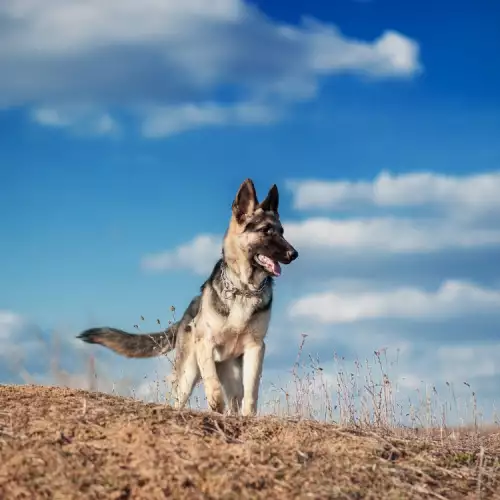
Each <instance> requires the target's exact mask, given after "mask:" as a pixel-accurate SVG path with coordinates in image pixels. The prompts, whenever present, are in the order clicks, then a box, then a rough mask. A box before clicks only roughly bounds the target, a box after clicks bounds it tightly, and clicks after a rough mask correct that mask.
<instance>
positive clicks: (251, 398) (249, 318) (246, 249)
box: [78, 179, 298, 416]
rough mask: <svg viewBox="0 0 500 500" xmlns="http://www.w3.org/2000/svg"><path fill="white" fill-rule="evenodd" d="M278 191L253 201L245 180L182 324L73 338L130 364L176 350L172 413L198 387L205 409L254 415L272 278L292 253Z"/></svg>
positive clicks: (89, 333) (107, 330) (99, 331)
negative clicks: (152, 330) (217, 254)
mask: <svg viewBox="0 0 500 500" xmlns="http://www.w3.org/2000/svg"><path fill="white" fill-rule="evenodd" d="M278 205H279V193H278V188H277V186H276V184H274V185H273V186H272V187H271V189H270V190H269V192H268V194H267V197H266V198H265V199H264V200H263V201H262V202H260V203H259V202H258V200H257V194H256V191H255V186H254V183H253V181H252V180H251V179H246V180H245V181H244V182H243V183H242V184H241V186H240V188H239V190H238V192H237V194H236V197H235V199H234V201H233V203H232V213H231V219H230V221H229V226H228V228H227V230H226V232H225V235H224V238H223V242H222V255H221V258H220V259H219V260H218V261H217V263H216V264H215V266H214V268H213V270H212V272H211V274H210V276H209V277H208V279H207V280H206V281H205V282H204V283H203V284H202V285H201V288H200V292H201V293H199V294H198V295H197V296H195V297H194V298H193V299H192V301H191V303H190V304H189V306H188V307H187V309H186V310H185V312H184V314H183V316H182V318H181V319H180V320H179V321H177V322H176V323H174V324H172V325H171V326H170V327H169V328H167V329H166V330H165V331H162V332H157V333H146V334H131V333H127V332H124V331H122V330H118V329H115V328H109V327H101V328H92V329H89V330H85V331H84V332H82V333H81V334H80V335H78V338H80V339H82V340H83V341H84V342H88V343H90V344H100V345H103V346H105V347H107V348H109V349H111V350H113V351H115V352H116V353H119V354H121V355H123V356H127V357H130V358H148V357H154V356H159V355H163V354H166V353H167V352H169V351H171V350H172V349H174V348H175V350H176V354H175V359H174V369H173V376H174V384H173V392H174V396H175V399H174V401H175V402H174V407H175V408H178V409H181V408H183V407H184V406H185V404H186V402H187V401H188V399H189V397H190V396H191V393H192V391H193V389H194V387H195V385H196V384H197V383H198V381H200V379H201V380H202V381H203V385H204V388H205V394H206V397H207V401H208V405H209V408H210V409H211V410H212V411H214V412H218V413H223V412H224V411H225V408H226V407H225V403H226V401H225V400H227V405H228V410H229V413H230V414H238V413H239V414H241V415H243V416H250V415H255V414H256V411H257V403H258V396H259V385H260V379H261V375H262V364H263V360H264V353H265V349H266V344H265V337H266V334H267V330H268V327H269V321H270V319H271V308H272V303H273V285H274V279H275V278H277V277H279V276H280V274H281V266H280V264H285V265H287V264H290V263H291V262H293V261H294V260H295V259H297V257H298V252H297V250H296V249H295V248H294V247H293V246H292V245H291V244H290V243H289V242H288V241H287V240H286V239H285V237H284V231H283V227H282V225H281V222H280V217H279V213H278Z"/></svg>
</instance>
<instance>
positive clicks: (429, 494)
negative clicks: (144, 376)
mask: <svg viewBox="0 0 500 500" xmlns="http://www.w3.org/2000/svg"><path fill="white" fill-rule="evenodd" d="M172 313H175V309H173V308H172ZM141 321H144V318H142V317H141ZM157 323H158V324H161V323H160V321H159V320H157ZM137 329H139V330H140V326H139V325H137ZM46 347H47V352H50V353H52V354H53V358H52V360H51V363H50V365H51V382H52V383H54V386H52V387H50V386H47V385H39V384H38V383H37V382H40V381H38V380H36V378H34V377H32V376H30V375H29V374H28V373H27V371H23V370H22V367H20V366H17V369H18V370H19V373H20V374H21V376H23V378H24V380H25V381H26V383H27V384H28V385H18V386H15V385H5V386H0V498H6V499H11V498H12V499H17V498H29V499H31V498H75V499H76V498H82V499H83V498H85V499H86V498H95V499H99V498H115V499H126V498H131V499H142V498H144V499H156V498H235V499H236V498H353V499H354V498H355V499H360V498H371V499H401V498H422V499H423V498H441V499H442V498H447V499H448V498H449V499H452V498H456V499H459V498H460V499H462V498H476V499H485V500H486V499H495V498H500V428H499V426H498V423H497V422H494V421H493V422H485V421H483V418H482V415H481V412H480V411H479V410H478V407H477V398H476V394H475V392H474V391H473V389H472V388H470V387H467V385H468V384H467V382H465V387H467V389H468V390H469V391H470V392H469V394H468V396H467V398H465V399H463V398H459V397H458V396H456V392H455V390H454V388H453V385H452V384H450V383H448V384H447V387H448V390H449V393H448V394H447V395H440V394H438V392H437V390H436V388H435V387H430V388H426V390H420V389H419V390H417V391H415V392H414V397H412V398H410V399H409V400H407V401H406V402H405V401H401V399H400V398H399V396H398V394H399V388H398V385H397V380H395V381H394V380H393V379H392V378H391V373H392V372H393V371H394V370H395V369H396V368H397V363H398V360H397V356H396V360H395V361H389V358H388V355H387V352H385V351H375V352H374V353H373V357H372V359H369V360H364V361H355V362H354V363H353V364H352V366H350V364H349V363H346V362H345V360H343V359H342V357H341V356H339V355H335V356H334V359H333V364H334V366H335V369H334V370H333V371H332V370H331V369H329V370H328V372H327V371H326V370H325V369H324V367H323V366H324V365H322V362H321V360H320V359H319V358H318V357H315V356H312V355H307V354H306V347H307V338H306V336H305V335H304V336H303V338H302V342H301V344H300V346H299V349H298V354H297V358H296V360H295V363H294V364H293V367H292V369H291V372H290V374H289V375H287V374H284V375H286V377H287V378H286V380H284V381H283V383H277V382H274V383H273V384H270V385H269V384H268V385H267V386H266V382H265V380H264V383H263V391H262V394H261V405H260V406H261V416H260V417H257V418H252V419H241V418H238V417H228V416H217V415H214V414H210V413H207V412H206V411H205V409H206V404H205V403H204V401H203V397H202V396H199V395H198V396H197V395H195V396H194V398H193V399H192V406H193V408H192V409H190V410H186V411H182V412H176V411H174V410H172V409H171V408H170V406H169V402H170V400H169V391H168V387H169V385H168V383H166V382H165V380H164V379H163V377H164V375H165V373H160V371H159V370H158V373H157V374H156V375H157V376H156V380H150V381H149V382H148V383H147V384H146V385H147V387H148V390H147V391H146V392H147V397H146V395H145V393H144V390H142V392H141V391H139V392H141V394H137V388H132V387H130V386H127V384H126V383H124V381H121V383H116V384H114V383H113V381H110V380H106V378H105V373H102V372H101V371H100V369H99V367H98V366H96V363H95V359H94V358H93V357H89V359H88V360H87V366H88V371H87V373H86V375H83V374H78V377H77V378H75V374H71V373H68V372H65V371H64V370H61V369H60V367H59V363H58V360H57V352H58V349H57V348H55V347H54V346H46ZM170 361H171V360H169V358H165V359H164V360H163V364H164V365H165V370H164V372H168V367H169V364H170ZM123 363H127V360H123ZM264 377H265V373H264ZM148 380H149V379H148ZM76 381H77V382H76ZM82 381H85V382H82ZM43 382H44V383H46V382H47V381H43ZM64 386H66V387H64ZM76 386H78V387H80V389H75V388H73V387H76ZM82 387H83V388H85V389H86V390H82V389H81V388H82ZM103 390H105V391H107V392H108V393H109V394H105V393H103V392H102V391H103ZM120 394H121V396H120ZM124 394H125V395H127V394H128V396H129V397H125V398H124V397H122V396H123V395H124ZM201 394H202V391H201ZM141 398H143V399H147V400H148V401H146V402H145V401H140V400H139V399H141ZM460 412H462V414H460Z"/></svg>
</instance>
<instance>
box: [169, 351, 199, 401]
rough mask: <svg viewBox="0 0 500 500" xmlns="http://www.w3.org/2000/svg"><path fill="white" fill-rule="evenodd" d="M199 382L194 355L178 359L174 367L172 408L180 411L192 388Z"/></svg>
mask: <svg viewBox="0 0 500 500" xmlns="http://www.w3.org/2000/svg"><path fill="white" fill-rule="evenodd" d="M199 380H200V369H199V367H198V361H197V360H196V353H195V352H191V353H189V355H188V356H185V357H182V358H179V359H178V360H177V362H176V366H175V381H174V391H173V392H174V398H175V400H174V408H176V409H178V410H180V409H181V408H183V407H184V405H185V404H186V403H187V401H188V399H189V397H190V396H191V393H192V392H193V389H194V386H195V385H196V383H197V382H198V381H199Z"/></svg>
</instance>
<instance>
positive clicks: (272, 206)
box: [259, 184, 280, 213]
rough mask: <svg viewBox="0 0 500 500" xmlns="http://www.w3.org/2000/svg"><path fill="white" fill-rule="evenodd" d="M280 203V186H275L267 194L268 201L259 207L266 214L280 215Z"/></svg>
mask: <svg viewBox="0 0 500 500" xmlns="http://www.w3.org/2000/svg"><path fill="white" fill-rule="evenodd" d="M279 202H280V194H279V193H278V186H276V184H273V187H272V188H271V189H270V190H269V193H267V196H266V199H265V200H263V201H262V202H261V204H260V205H259V207H260V208H262V210H264V211H265V212H269V211H270V212H275V213H278V205H279Z"/></svg>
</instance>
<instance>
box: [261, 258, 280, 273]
mask: <svg viewBox="0 0 500 500" xmlns="http://www.w3.org/2000/svg"><path fill="white" fill-rule="evenodd" d="M261 260H263V261H264V262H265V264H266V268H267V269H268V271H270V272H271V273H273V274H274V275H275V276H280V275H281V266H280V265H279V263H278V262H274V261H273V260H272V259H270V258H269V257H266V256H265V255H263V256H262V259H261Z"/></svg>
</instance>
